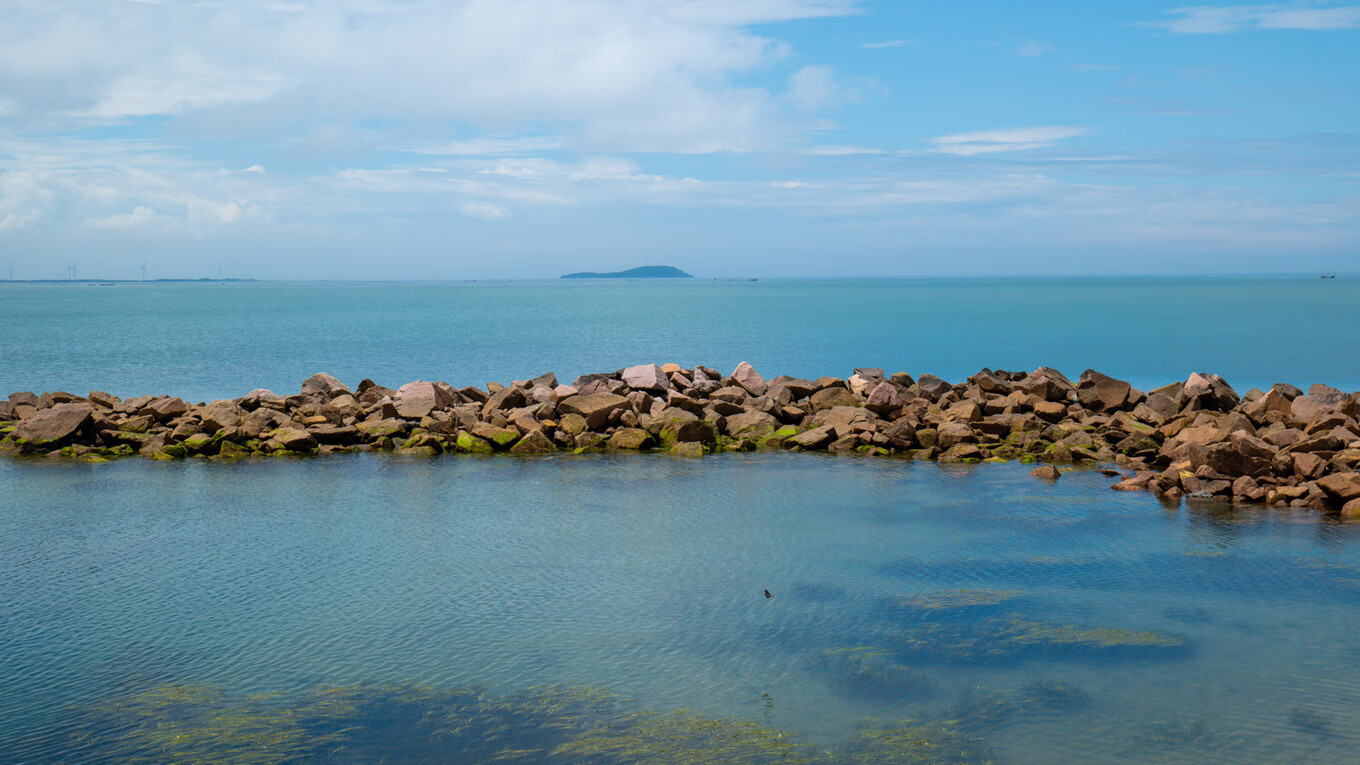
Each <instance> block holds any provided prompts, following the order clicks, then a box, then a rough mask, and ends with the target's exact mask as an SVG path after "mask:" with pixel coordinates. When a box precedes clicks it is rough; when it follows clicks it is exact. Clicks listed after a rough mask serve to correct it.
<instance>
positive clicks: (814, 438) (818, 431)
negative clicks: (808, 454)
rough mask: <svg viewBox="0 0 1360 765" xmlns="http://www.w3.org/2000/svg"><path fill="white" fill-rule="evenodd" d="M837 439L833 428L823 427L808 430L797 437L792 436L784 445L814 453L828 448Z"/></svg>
mask: <svg viewBox="0 0 1360 765" xmlns="http://www.w3.org/2000/svg"><path fill="white" fill-rule="evenodd" d="M835 437H836V436H835V433H834V431H832V429H831V426H830V425H823V426H821V427H820V428H813V429H812V430H806V431H803V432H802V433H799V434H798V435H796V436H791V437H789V438H787V439H785V440H784V445H785V446H796V447H798V448H800V449H806V450H808V451H812V450H815V449H824V448H826V446H827V445H828V444H830V443H831V442H832V440H834V439H835Z"/></svg>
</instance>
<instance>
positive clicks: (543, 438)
mask: <svg viewBox="0 0 1360 765" xmlns="http://www.w3.org/2000/svg"><path fill="white" fill-rule="evenodd" d="M510 451H511V453H513V454H547V453H549V452H554V451H557V449H556V447H554V446H553V443H552V440H551V439H549V438H548V436H547V435H546V434H544V432H543V431H542V430H534V431H531V432H530V433H529V434H528V435H526V436H524V438H521V439H520V440H519V441H518V442H516V444H515V445H514V446H512V447H510Z"/></svg>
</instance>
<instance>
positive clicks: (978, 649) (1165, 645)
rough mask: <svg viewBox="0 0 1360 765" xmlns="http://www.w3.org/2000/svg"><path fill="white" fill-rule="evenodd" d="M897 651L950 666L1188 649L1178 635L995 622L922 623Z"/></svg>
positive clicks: (905, 633) (903, 633)
mask: <svg viewBox="0 0 1360 765" xmlns="http://www.w3.org/2000/svg"><path fill="white" fill-rule="evenodd" d="M891 641H892V642H891V645H892V647H893V648H894V649H895V650H897V651H899V652H900V653H902V654H904V655H909V656H918V657H925V658H929V659H931V660H933V661H940V662H951V663H978V662H982V663H985V662H1005V661H1017V660H1022V659H1027V658H1046V657H1054V656H1062V657H1063V658H1117V657H1127V658H1157V657H1166V656H1170V655H1173V654H1174V653H1176V652H1178V651H1181V650H1183V649H1184V648H1185V641H1184V640H1183V639H1182V638H1180V637H1177V636H1175V635H1169V634H1166V633H1163V632H1154V631H1150V630H1128V629H1119V628H1113V627H1083V626H1077V625H1070V624H1055V623H1051V622H1041V621H1035V620H1031V619H1024V618H1021V617H1019V616H1014V615H1012V616H1008V617H992V618H987V619H982V620H978V621H968V622H962V623H960V622H936V621H920V622H917V623H915V624H912V625H910V626H909V627H908V628H907V629H903V630H899V631H898V632H896V633H894V634H893V636H892V638H891Z"/></svg>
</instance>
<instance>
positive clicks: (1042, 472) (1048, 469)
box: [1029, 465, 1062, 481]
mask: <svg viewBox="0 0 1360 765" xmlns="http://www.w3.org/2000/svg"><path fill="white" fill-rule="evenodd" d="M1029 474H1030V475H1032V476H1034V477H1035V478H1044V479H1047V480H1050V481H1056V480H1058V479H1059V478H1061V477H1062V472H1061V471H1059V470H1058V467H1057V466H1056V465H1040V466H1039V467H1037V468H1034V469H1033V470H1031V471H1029Z"/></svg>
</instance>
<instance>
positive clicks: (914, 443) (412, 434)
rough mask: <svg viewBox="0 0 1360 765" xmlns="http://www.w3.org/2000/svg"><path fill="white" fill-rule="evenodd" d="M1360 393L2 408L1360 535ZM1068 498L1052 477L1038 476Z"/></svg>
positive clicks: (632, 394)
mask: <svg viewBox="0 0 1360 765" xmlns="http://www.w3.org/2000/svg"><path fill="white" fill-rule="evenodd" d="M1358 403H1360V393H1344V392H1342V391H1339V390H1336V389H1334V388H1330V387H1327V386H1325V385H1314V386H1313V387H1312V388H1310V389H1309V390H1308V392H1307V393H1304V392H1303V391H1301V390H1299V389H1298V388H1295V387H1294V386H1291V385H1283V384H1282V385H1276V386H1274V387H1272V388H1271V389H1270V390H1269V391H1260V390H1255V389H1253V390H1251V391H1248V392H1247V393H1246V394H1245V395H1240V396H1239V395H1238V393H1237V392H1236V391H1235V390H1233V388H1232V387H1231V386H1230V385H1228V383H1227V382H1226V381H1224V380H1223V379H1222V378H1221V377H1219V376H1217V375H1212V374H1193V375H1191V376H1190V377H1189V379H1187V380H1185V381H1184V382H1177V383H1173V384H1171V385H1167V386H1165V387H1162V388H1158V389H1156V390H1153V391H1149V392H1143V391H1140V390H1137V389H1135V388H1133V387H1132V386H1131V385H1129V383H1127V382H1125V381H1123V380H1117V379H1115V378H1113V377H1108V376H1106V375H1103V374H1101V373H1099V372H1096V371H1093V370H1087V371H1086V372H1084V373H1082V375H1081V376H1080V377H1079V378H1078V379H1077V380H1076V382H1073V381H1071V380H1070V379H1068V378H1067V377H1065V376H1064V375H1063V374H1062V373H1060V372H1058V371H1057V370H1054V369H1049V368H1046V367H1040V368H1039V369H1036V370H1034V371H1033V372H1028V373H1026V372H1006V371H992V370H989V369H984V370H982V371H981V372H978V373H977V374H975V375H973V376H972V377H970V378H968V380H967V381H965V382H962V383H958V384H951V383H949V382H946V381H944V380H942V379H940V378H938V377H935V376H933V375H928V374H927V375H922V376H921V377H920V378H919V379H914V378H912V377H911V376H910V375H908V374H906V373H903V372H897V373H895V374H891V375H886V374H884V371H883V370H881V369H857V370H855V371H854V374H852V375H851V376H850V377H848V378H844V379H842V378H837V377H821V378H818V379H816V380H804V379H798V378H793V377H788V376H780V377H775V378H773V379H768V380H767V379H766V378H765V377H763V376H761V375H760V373H758V372H757V371H756V370H755V369H753V368H752V367H751V365H749V364H746V363H744V362H743V363H742V364H740V365H738V366H737V368H736V369H734V370H733V371H732V372H731V373H730V374H722V373H720V372H718V371H717V370H715V369H712V368H710V367H705V366H697V367H694V368H691V369H685V368H681V367H679V366H677V365H675V364H667V365H664V366H658V365H656V364H645V365H640V366H635V367H629V368H627V369H622V370H619V371H617V372H611V373H604V374H589V375H583V376H581V377H579V378H577V379H576V380H575V381H573V382H572V383H571V384H570V385H563V384H559V382H558V380H557V378H556V377H555V376H554V375H552V374H545V375H541V376H539V377H535V378H533V379H531V380H518V381H515V382H512V383H510V384H509V385H501V384H498V383H490V384H488V385H487V387H486V388H485V389H482V388H477V387H467V388H454V387H452V386H450V385H448V384H446V383H443V382H425V381H421V380H417V381H415V382H411V383H407V384H406V385H403V386H401V387H400V388H397V389H392V388H386V387H383V386H381V385H378V384H377V383H375V382H373V381H371V380H364V381H363V382H361V383H359V385H358V387H357V388H354V389H351V388H349V387H348V386H346V385H345V384H344V383H342V382H340V381H339V380H337V379H335V378H334V377H332V376H330V375H328V374H317V375H314V376H312V377H311V378H309V379H307V380H306V381H305V382H304V383H303V384H302V388H301V390H300V391H299V392H298V393H296V394H293V395H287V396H282V395H278V394H275V393H273V392H271V391H267V390H254V391H251V392H250V393H248V394H246V395H245V396H243V397H241V398H236V399H227V400H221V401H212V402H206V403H199V404H190V403H188V402H185V401H182V400H180V399H178V398H174V397H171V396H139V397H137V398H129V399H121V398H118V397H117V396H113V395H110V394H108V393H103V392H99V391H94V392H91V393H90V394H89V395H88V396H77V395H74V394H71V393H64V392H56V393H43V394H41V395H39V394H34V393H28V392H24V393H14V394H11V395H10V396H9V399H8V400H7V401H4V402H0V455H7V456H15V457H17V456H24V455H47V456H64V457H76V458H82V459H86V460H91V461H97V460H102V459H108V458H111V457H118V456H131V455H142V456H145V457H150V458H153V459H182V458H186V457H216V458H229V457H241V456H249V455H268V454H309V453H323V454H324V453H336V452H350V451H361V450H373V449H383V450H395V451H398V452H402V453H407V454H419V455H429V456H434V455H436V454H440V453H444V452H459V453H467V454H491V453H494V452H511V453H515V454H542V453H548V452H556V451H574V452H589V451H605V450H615V451H640V450H648V449H656V450H664V451H667V452H670V453H673V454H677V455H682V456H695V457H698V456H703V455H704V454H707V453H712V452H715V451H749V450H754V449H759V448H770V449H794V450H803V451H830V452H841V453H859V454H868V455H885V456H886V455H899V456H901V457H904V458H910V459H916V460H936V461H939V462H998V461H1006V460H1019V461H1022V462H1041V463H1047V464H1050V465H1054V464H1079V465H1080V464H1086V465H1096V464H1099V463H1107V464H1112V465H1114V466H1115V467H1116V468H1118V470H1114V469H1107V471H1106V472H1107V473H1109V474H1111V475H1112V476H1114V477H1116V478H1118V479H1119V480H1118V481H1117V483H1115V484H1114V488H1115V489H1119V490H1126V491H1150V492H1154V493H1156V494H1157V495H1158V496H1160V497H1163V498H1167V499H1169V500H1179V499H1180V498H1181V497H1186V498H1188V499H1190V500H1204V501H1214V500H1218V501H1232V502H1241V503H1264V504H1267V505H1277V506H1289V507H1308V508H1316V509H1319V510H1327V511H1334V512H1340V513H1341V514H1343V515H1345V516H1348V517H1360V474H1358V473H1357V472H1356V466H1357V465H1360V423H1358V422H1357V420H1356V408H1357V404H1358ZM1036 474H1037V475H1039V476H1041V477H1043V478H1046V479H1049V480H1052V479H1055V478H1057V477H1059V475H1060V473H1059V472H1057V471H1056V470H1053V469H1048V470H1043V471H1036Z"/></svg>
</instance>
